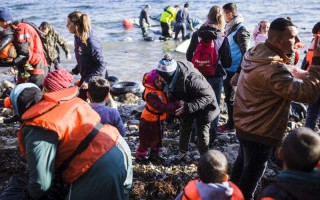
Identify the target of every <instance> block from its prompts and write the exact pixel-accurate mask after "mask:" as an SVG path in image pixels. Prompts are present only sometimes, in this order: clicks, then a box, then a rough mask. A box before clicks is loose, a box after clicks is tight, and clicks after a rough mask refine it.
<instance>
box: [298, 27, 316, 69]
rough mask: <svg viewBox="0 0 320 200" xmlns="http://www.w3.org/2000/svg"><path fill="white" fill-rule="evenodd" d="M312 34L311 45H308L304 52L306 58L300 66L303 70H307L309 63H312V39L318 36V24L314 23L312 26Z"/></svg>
mask: <svg viewBox="0 0 320 200" xmlns="http://www.w3.org/2000/svg"><path fill="white" fill-rule="evenodd" d="M312 34H313V38H312V40H311V44H310V46H309V48H308V50H307V52H306V56H305V58H304V59H303V61H302V64H301V69H303V70H308V69H309V67H310V65H311V61H312V57H313V46H314V38H315V37H316V36H317V35H320V22H318V23H316V24H315V25H314V26H313V28H312Z"/></svg>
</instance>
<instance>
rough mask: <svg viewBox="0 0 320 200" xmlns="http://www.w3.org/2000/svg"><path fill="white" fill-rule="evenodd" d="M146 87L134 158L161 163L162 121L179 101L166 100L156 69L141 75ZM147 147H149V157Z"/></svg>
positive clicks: (145, 161)
mask: <svg viewBox="0 0 320 200" xmlns="http://www.w3.org/2000/svg"><path fill="white" fill-rule="evenodd" d="M160 64H161V65H165V66H166V65H169V64H170V63H169V62H166V61H164V60H160V63H159V65H160ZM142 83H143V85H144V87H145V88H146V89H145V91H144V94H143V99H144V100H145V102H146V106H145V108H144V109H143V111H142V115H141V119H140V124H139V141H140V144H139V146H138V148H137V150H136V159H137V160H138V161H140V162H144V163H148V162H149V161H151V162H159V163H163V162H164V159H163V158H162V157H161V156H160V155H159V150H160V147H161V145H162V136H163V121H164V120H166V118H167V112H168V113H174V112H175V110H176V109H178V108H179V101H175V102H168V99H167V97H166V95H165V94H164V92H163V91H162V89H163V86H164V84H163V83H162V82H161V81H160V79H159V75H158V74H157V72H156V70H155V69H154V70H152V71H151V72H149V73H147V74H145V75H144V77H143V81H142ZM148 148H151V151H150V156H149V159H148V158H147V155H148Z"/></svg>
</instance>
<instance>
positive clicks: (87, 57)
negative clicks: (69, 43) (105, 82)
mask: <svg viewBox="0 0 320 200" xmlns="http://www.w3.org/2000/svg"><path fill="white" fill-rule="evenodd" d="M74 39H75V40H74V52H75V57H76V60H77V65H76V66H75V68H73V69H72V72H73V73H74V74H79V73H80V75H81V79H80V85H81V84H82V83H83V82H89V80H90V79H91V78H92V77H93V76H103V75H104V72H105V73H106V77H107V76H108V73H107V70H106V67H107V62H106V60H105V57H104V55H103V49H102V44H101V41H100V38H99V37H98V36H97V35H96V34H95V33H94V32H93V31H91V32H90V35H89V38H88V39H87V45H86V44H84V43H82V42H81V40H80V39H79V38H78V37H77V36H74Z"/></svg>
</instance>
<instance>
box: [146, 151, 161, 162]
mask: <svg viewBox="0 0 320 200" xmlns="http://www.w3.org/2000/svg"><path fill="white" fill-rule="evenodd" d="M149 160H150V161H151V162H152V163H157V164H162V163H164V162H165V159H164V158H163V157H162V156H160V155H159V153H158V152H154V153H153V152H152V151H151V152H150V156H149Z"/></svg>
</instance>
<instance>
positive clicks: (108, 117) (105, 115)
mask: <svg viewBox="0 0 320 200" xmlns="http://www.w3.org/2000/svg"><path fill="white" fill-rule="evenodd" d="M109 91H110V84H109V82H108V81H107V80H106V79H104V78H101V77H98V76H96V77H93V78H91V80H90V81H89V85H88V92H87V97H88V98H89V99H90V102H91V103H90V106H91V107H92V109H93V110H95V111H96V112H97V113H98V114H99V115H100V117H101V123H102V124H110V125H112V126H115V127H116V128H117V129H118V131H119V133H120V134H121V135H122V136H124V135H125V134H126V128H125V127H124V125H123V122H122V119H121V117H120V113H119V111H118V110H117V109H115V108H110V107H108V106H106V101H107V100H108V98H109V96H110V93H109Z"/></svg>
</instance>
